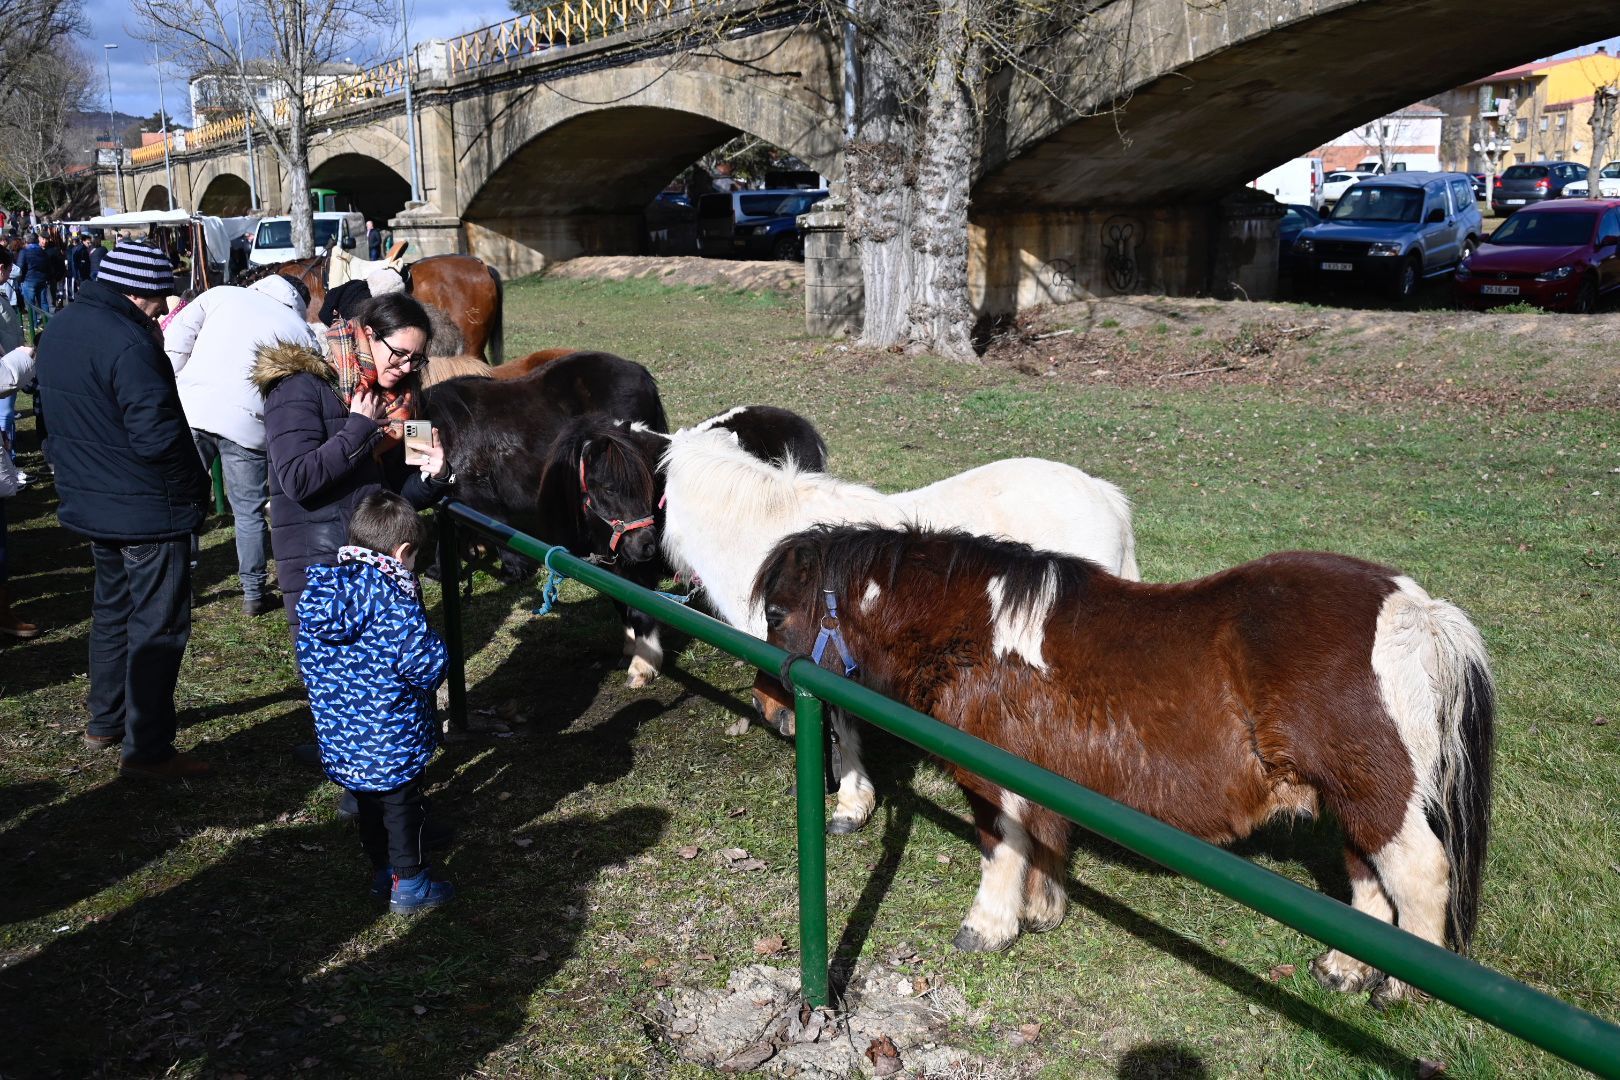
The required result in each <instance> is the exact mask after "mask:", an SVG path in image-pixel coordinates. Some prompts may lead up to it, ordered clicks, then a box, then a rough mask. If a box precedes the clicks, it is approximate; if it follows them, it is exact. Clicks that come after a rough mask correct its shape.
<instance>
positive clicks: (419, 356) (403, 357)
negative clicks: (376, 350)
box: [377, 338, 428, 368]
mask: <svg viewBox="0 0 1620 1080" xmlns="http://www.w3.org/2000/svg"><path fill="white" fill-rule="evenodd" d="M377 343H378V344H379V345H381V346H382V347H383V348H385V349H387V350H388V352H389V353H390V354H391V355H392V356H393V358H394V362H395V363H402V364H409V365H411V367H413V368H424V367H427V362H428V358H427V353H419V352H411V351H410V350H409V349H396V348H394V347H393V346H392V345H390V344H388V342H386V341H384V340H383V339H382V338H378V339H377Z"/></svg>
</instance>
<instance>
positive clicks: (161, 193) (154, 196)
mask: <svg viewBox="0 0 1620 1080" xmlns="http://www.w3.org/2000/svg"><path fill="white" fill-rule="evenodd" d="M168 208H169V189H168V188H166V187H164V186H163V185H162V184H153V185H152V186H151V187H149V188H147V190H146V195H145V196H144V197H142V199H141V209H142V210H167V209H168Z"/></svg>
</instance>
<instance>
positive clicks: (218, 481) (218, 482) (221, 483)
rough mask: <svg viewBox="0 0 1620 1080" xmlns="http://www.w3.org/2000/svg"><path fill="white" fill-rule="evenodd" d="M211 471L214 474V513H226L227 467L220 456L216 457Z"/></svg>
mask: <svg viewBox="0 0 1620 1080" xmlns="http://www.w3.org/2000/svg"><path fill="white" fill-rule="evenodd" d="M210 471H211V472H212V473H213V475H214V513H216V514H223V513H225V468H224V466H223V465H221V464H220V460H219V458H217V457H216V458H215V459H214V464H213V466H212V468H211V469H210Z"/></svg>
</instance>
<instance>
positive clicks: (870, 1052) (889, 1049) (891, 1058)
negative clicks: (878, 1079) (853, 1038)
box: [866, 1035, 901, 1076]
mask: <svg viewBox="0 0 1620 1080" xmlns="http://www.w3.org/2000/svg"><path fill="white" fill-rule="evenodd" d="M866 1059H867V1060H868V1061H870V1062H871V1063H872V1075H873V1076H893V1075H894V1074H895V1073H897V1072H899V1071H900V1068H901V1066H900V1051H899V1050H898V1049H897V1048H896V1047H895V1045H894V1040H893V1039H891V1038H889V1037H888V1036H887V1035H880V1036H879V1037H878V1038H876V1039H873V1040H872V1042H871V1044H870V1045H868V1046H867V1048H866Z"/></svg>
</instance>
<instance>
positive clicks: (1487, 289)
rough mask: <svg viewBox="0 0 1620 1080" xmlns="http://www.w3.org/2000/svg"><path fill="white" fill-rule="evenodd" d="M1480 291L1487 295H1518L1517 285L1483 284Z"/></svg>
mask: <svg viewBox="0 0 1620 1080" xmlns="http://www.w3.org/2000/svg"><path fill="white" fill-rule="evenodd" d="M1479 291H1480V292H1482V293H1484V294H1485V295H1486V296H1518V295H1519V287H1518V286H1517V285H1481V286H1480V287H1479Z"/></svg>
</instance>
